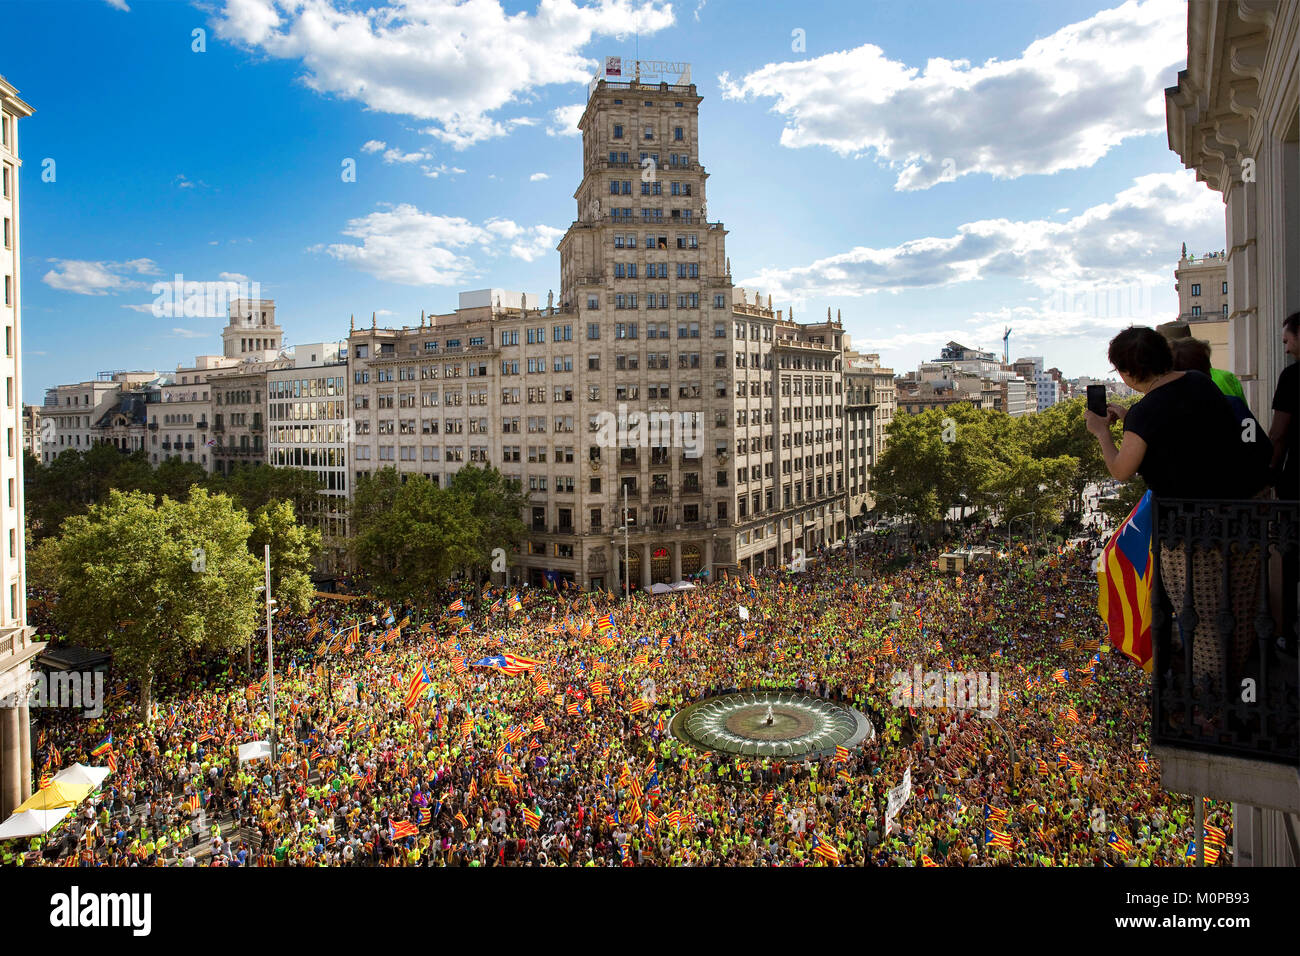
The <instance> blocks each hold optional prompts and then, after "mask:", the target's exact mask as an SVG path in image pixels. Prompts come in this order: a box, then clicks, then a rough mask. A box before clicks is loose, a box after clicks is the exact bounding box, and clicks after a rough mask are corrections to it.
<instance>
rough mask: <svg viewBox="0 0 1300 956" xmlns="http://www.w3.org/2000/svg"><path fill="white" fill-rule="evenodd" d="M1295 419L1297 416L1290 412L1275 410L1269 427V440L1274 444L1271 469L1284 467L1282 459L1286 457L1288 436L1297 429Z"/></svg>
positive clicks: (1270, 463)
mask: <svg viewBox="0 0 1300 956" xmlns="http://www.w3.org/2000/svg"><path fill="white" fill-rule="evenodd" d="M1294 418H1295V416H1294V415H1292V414H1291V413H1290V412H1284V411H1282V410H1281V409H1277V408H1275V409H1273V421H1272V422H1271V423H1270V424H1269V426H1268V440H1269V441H1271V442H1272V443H1273V460H1272V461H1271V462H1269V467H1270V468H1273V469H1277V468H1280V467H1281V466H1282V459H1283V458H1284V457H1285V456H1286V436H1287V435H1288V434H1289V433H1290V431H1291V429H1292V428H1294V427H1296V426H1295V422H1294Z"/></svg>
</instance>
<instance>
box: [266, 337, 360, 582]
mask: <svg viewBox="0 0 1300 956" xmlns="http://www.w3.org/2000/svg"><path fill="white" fill-rule="evenodd" d="M346 353H347V346H346V345H345V344H343V343H340V342H314V343H309V344H306V345H296V346H291V347H290V348H289V349H286V350H285V358H286V359H287V361H288V364H287V365H283V364H277V366H276V367H274V368H270V369H268V370H267V372H266V448H267V462H268V463H269V464H271V465H274V466H276V467H281V468H301V469H303V470H305V471H309V472H311V473H312V474H313V475H315V476H316V477H317V479H318V480H319V481H320V486H321V497H320V500H319V502H317V506H316V507H315V508H312V509H311V510H309V511H308V512H307V513H306V514H303V515H301V516H300V517H301V519H302V520H303V521H304V523H306V524H308V525H310V526H312V527H315V528H318V529H319V530H320V532H321V539H322V561H321V568H320V570H322V571H335V570H338V569H339V568H340V567H342V566H343V565H344V564H345V561H346V550H347V541H346V538H347V522H346V512H347V508H346V505H347V496H348V494H349V490H348V489H349V487H350V483H349V481H348V465H347V462H348V444H349V441H350V439H351V434H350V432H351V426H352V422H353V420H354V419H353V416H352V413H351V411H350V410H349V406H348V375H347V371H348V370H347V354H346Z"/></svg>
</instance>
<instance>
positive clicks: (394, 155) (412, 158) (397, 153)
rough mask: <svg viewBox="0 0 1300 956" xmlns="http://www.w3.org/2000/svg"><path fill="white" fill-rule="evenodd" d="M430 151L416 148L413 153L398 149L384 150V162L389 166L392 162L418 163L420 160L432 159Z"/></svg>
mask: <svg viewBox="0 0 1300 956" xmlns="http://www.w3.org/2000/svg"><path fill="white" fill-rule="evenodd" d="M432 158H433V154H432V153H426V152H424V150H416V151H415V152H413V153H404V152H402V151H401V150H400V149H386V150H384V164H385V165H387V166H391V165H393V164H394V163H418V162H421V161H422V160H426V159H432Z"/></svg>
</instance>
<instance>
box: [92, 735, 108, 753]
mask: <svg viewBox="0 0 1300 956" xmlns="http://www.w3.org/2000/svg"><path fill="white" fill-rule="evenodd" d="M112 749H113V735H112V734H111V733H110V734H109V735H108V736H107V737H105V738H104V739H103V740H101V741H100V742H99V746H98V747H96V748H95V749H94V750H92V751H91V752H90V755H91V756H92V757H102V756H104V754H106V753H109V752H110V751H112Z"/></svg>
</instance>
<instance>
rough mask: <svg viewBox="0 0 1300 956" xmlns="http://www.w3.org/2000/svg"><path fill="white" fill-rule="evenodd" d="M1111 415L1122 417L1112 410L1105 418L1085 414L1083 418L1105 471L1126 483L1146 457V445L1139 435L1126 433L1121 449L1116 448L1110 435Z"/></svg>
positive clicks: (1091, 413) (1088, 413)
mask: <svg viewBox="0 0 1300 956" xmlns="http://www.w3.org/2000/svg"><path fill="white" fill-rule="evenodd" d="M1111 415H1115V417H1116V418H1121V417H1122V416H1120V415H1118V414H1116V412H1115V411H1114V410H1113V409H1112V410H1111V411H1110V413H1109V414H1107V415H1106V416H1105V417H1102V416H1101V415H1097V414H1094V413H1093V412H1085V413H1084V418H1085V421H1086V423H1087V428H1088V431H1090V432H1091V433H1092V434H1093V435H1095V436H1096V438H1097V444H1098V445H1100V446H1101V457H1102V458H1103V459H1105V461H1106V470H1107V471H1109V472H1110V474H1111V477H1112V478H1116V479H1118V480H1119V481H1128V480H1129V479H1130V478H1132V477H1133V476H1134V475H1136V474H1137V470H1138V467H1139V466H1140V465H1141V464H1142V459H1143V458H1144V457H1146V453H1147V443H1146V440H1145V439H1144V438H1142V437H1141V436H1140V435H1137V434H1134V433H1133V432H1128V433H1127V434H1126V435H1125V436H1124V445H1123V447H1120V448H1116V447H1115V439H1114V437H1112V435H1111V433H1110V423H1111Z"/></svg>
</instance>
